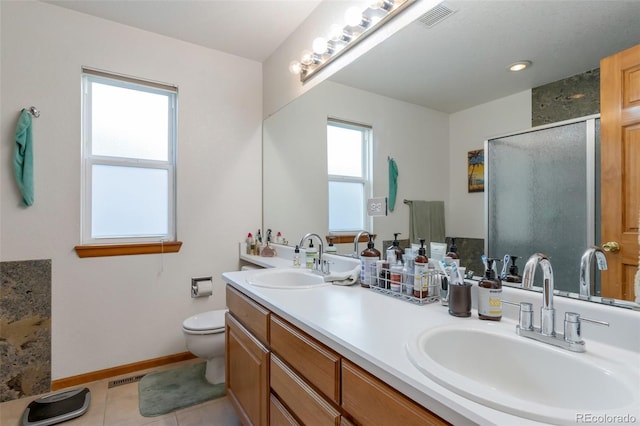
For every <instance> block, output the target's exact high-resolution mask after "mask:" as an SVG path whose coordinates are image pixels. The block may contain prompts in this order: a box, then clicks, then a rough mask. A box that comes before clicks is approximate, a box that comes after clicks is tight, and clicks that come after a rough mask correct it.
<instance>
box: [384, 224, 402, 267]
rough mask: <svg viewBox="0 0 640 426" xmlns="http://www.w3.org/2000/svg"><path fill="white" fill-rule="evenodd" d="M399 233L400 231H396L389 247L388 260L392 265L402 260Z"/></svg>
mask: <svg viewBox="0 0 640 426" xmlns="http://www.w3.org/2000/svg"><path fill="white" fill-rule="evenodd" d="M398 235H400V232H394V234H393V242H392V243H391V245H390V246H389V247H388V248H387V261H388V262H389V264H390V265H393V264H395V263H396V261H398V260H399V261H400V262H402V249H401V248H400V242H399V241H398Z"/></svg>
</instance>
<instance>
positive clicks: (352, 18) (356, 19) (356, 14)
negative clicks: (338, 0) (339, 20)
mask: <svg viewBox="0 0 640 426" xmlns="http://www.w3.org/2000/svg"><path fill="white" fill-rule="evenodd" d="M344 21H345V22H346V24H347V25H348V26H350V27H357V26H358V25H360V23H361V22H362V11H361V10H360V9H358V8H357V7H356V6H352V7H350V8H349V9H347V11H346V12H345V13H344Z"/></svg>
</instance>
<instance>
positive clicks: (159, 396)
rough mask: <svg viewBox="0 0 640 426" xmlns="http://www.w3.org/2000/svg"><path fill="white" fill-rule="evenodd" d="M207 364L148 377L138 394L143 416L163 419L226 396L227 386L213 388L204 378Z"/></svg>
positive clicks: (142, 381)
mask: <svg viewBox="0 0 640 426" xmlns="http://www.w3.org/2000/svg"><path fill="white" fill-rule="evenodd" d="M205 366H206V363H204V362H203V363H199V364H192V365H186V366H182V367H178V368H174V369H172V370H167V371H160V372H157V373H150V374H147V375H146V376H144V377H143V378H142V380H140V383H139V385H138V386H139V387H138V391H139V400H140V414H142V415H143V416H145V417H154V416H160V415H162V414H167V413H170V412H172V411H174V410H178V409H180V408H186V407H190V406H192V405H196V404H200V403H202V402H205V401H208V400H211V399H215V398H220V397H221V396H224V395H225V384H224V383H219V384H215V385H212V384H210V383H209V382H207V380H206V379H205V377H204V370H205Z"/></svg>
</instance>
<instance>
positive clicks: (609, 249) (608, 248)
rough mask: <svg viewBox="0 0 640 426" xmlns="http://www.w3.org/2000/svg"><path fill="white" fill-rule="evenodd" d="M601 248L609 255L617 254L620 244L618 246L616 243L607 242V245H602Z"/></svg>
mask: <svg viewBox="0 0 640 426" xmlns="http://www.w3.org/2000/svg"><path fill="white" fill-rule="evenodd" d="M602 248H603V249H604V251H606V252H609V253H617V252H619V251H620V244H618V243H617V242H616V241H609V242H607V243H604V244H603V245H602Z"/></svg>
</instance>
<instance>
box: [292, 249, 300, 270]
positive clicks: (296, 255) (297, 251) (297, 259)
mask: <svg viewBox="0 0 640 426" xmlns="http://www.w3.org/2000/svg"><path fill="white" fill-rule="evenodd" d="M300 265H301V263H300V247H298V245H296V248H295V250H293V267H294V268H299V267H300Z"/></svg>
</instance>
